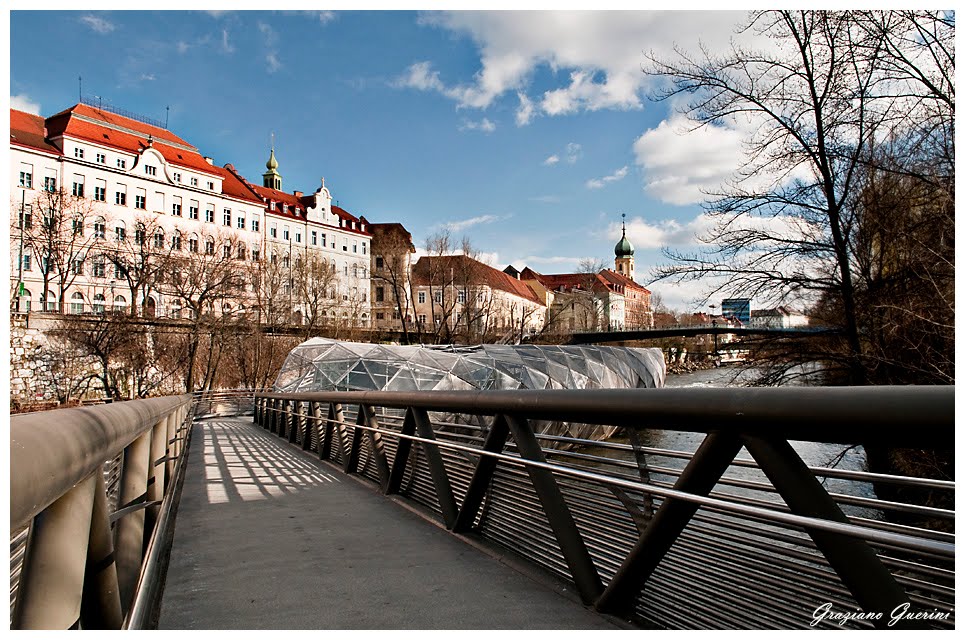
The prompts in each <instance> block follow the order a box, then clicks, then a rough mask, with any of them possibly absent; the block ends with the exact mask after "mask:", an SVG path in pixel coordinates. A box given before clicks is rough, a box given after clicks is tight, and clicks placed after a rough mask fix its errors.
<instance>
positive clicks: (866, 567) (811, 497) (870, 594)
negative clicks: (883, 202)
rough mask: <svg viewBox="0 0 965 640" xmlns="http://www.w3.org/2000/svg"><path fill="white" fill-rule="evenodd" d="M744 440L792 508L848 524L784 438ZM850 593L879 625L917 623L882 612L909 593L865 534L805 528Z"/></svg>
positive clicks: (901, 626) (904, 626) (917, 626)
mask: <svg viewBox="0 0 965 640" xmlns="http://www.w3.org/2000/svg"><path fill="white" fill-rule="evenodd" d="M743 441H744V446H746V447H747V451H748V452H749V453H750V454H751V456H753V458H754V459H755V460H757V463H758V464H759V465H760V468H761V470H762V471H763V472H764V473H765V475H767V477H768V479H769V480H770V481H771V483H772V484H773V485H774V487H775V488H776V489H777V491H778V493H779V494H780V495H781V497H782V498H783V499H784V502H785V503H786V504H787V506H788V507H790V508H791V512H792V513H795V514H798V515H802V516H807V517H811V518H820V519H822V520H827V521H830V522H840V523H842V524H848V523H849V520H848V518H847V516H845V515H844V513H843V512H842V511H841V508H840V507H838V505H837V504H835V502H834V500H833V499H832V498H831V496H830V495H828V492H827V490H826V489H825V488H824V487H823V486H821V483H820V482H818V481H817V480H816V479H815V477H814V475H813V474H812V473H811V472H810V471H808V469H807V466H806V465H805V464H804V462H803V461H802V460H801V457H800V456H799V455H798V454H797V452H796V451H794V449H793V448H792V447H791V445H790V444H788V442H787V441H786V440H781V439H779V438H763V437H756V436H744V438H743ZM805 530H806V531H807V532H808V534H809V535H810V536H811V538H812V539H813V540H814V543H815V544H816V545H817V546H818V549H820V550H821V553H823V554H824V557H825V558H827V560H828V563H829V564H830V565H831V567H832V568H833V569H834V570H835V572H836V573H837V574H838V576H840V578H841V581H842V582H843V583H844V584H845V585H846V586H847V587H848V589H849V590H850V591H851V594H852V595H853V596H854V597H855V600H857V601H858V604H859V605H860V606H861V608H862V609H863V610H864V611H865V612H867V613H881V614H884V615H882V616H881V617H880V618H879V619H877V620H874V624H875V626H876V627H878V628H895V629H922V628H928V627H927V626H926V625H923V624H922V623H920V622H916V621H914V620H909V619H907V618H902V619H900V620H897V621H895V620H892V618H891V617H889V616H888V615H887V614H889V613H890V612H892V611H894V610H896V608H897V607H899V606H900V605H902V604H905V603H907V602H908V594H906V593H905V590H904V589H902V588H901V586H899V585H898V583H897V582H895V579H894V577H893V576H892V575H891V572H889V571H888V570H887V569H886V568H885V567H884V565H883V564H882V563H881V560H880V559H879V558H878V555H877V554H876V553H875V552H874V550H873V549H872V548H871V547H870V546H869V545H868V543H866V542H865V541H864V540H859V539H855V538H849V537H846V536H838V535H835V534H833V533H828V532H825V531H817V530H813V529H809V528H805Z"/></svg>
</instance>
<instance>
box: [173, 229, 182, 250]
mask: <svg viewBox="0 0 965 640" xmlns="http://www.w3.org/2000/svg"><path fill="white" fill-rule="evenodd" d="M171 248H172V249H174V250H175V251H180V250H181V234H180V233H175V234H174V235H173V236H171Z"/></svg>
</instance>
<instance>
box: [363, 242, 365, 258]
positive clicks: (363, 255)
mask: <svg viewBox="0 0 965 640" xmlns="http://www.w3.org/2000/svg"><path fill="white" fill-rule="evenodd" d="M362 255H363V256H364V255H365V243H364V242H363V243H362Z"/></svg>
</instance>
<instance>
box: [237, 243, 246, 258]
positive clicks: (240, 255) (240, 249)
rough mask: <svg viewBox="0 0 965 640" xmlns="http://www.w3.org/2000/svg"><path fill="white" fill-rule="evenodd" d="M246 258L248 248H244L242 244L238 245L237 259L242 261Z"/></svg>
mask: <svg viewBox="0 0 965 640" xmlns="http://www.w3.org/2000/svg"><path fill="white" fill-rule="evenodd" d="M247 257H248V248H247V247H246V246H245V243H244V242H239V243H238V259H239V260H244V259H245V258H247Z"/></svg>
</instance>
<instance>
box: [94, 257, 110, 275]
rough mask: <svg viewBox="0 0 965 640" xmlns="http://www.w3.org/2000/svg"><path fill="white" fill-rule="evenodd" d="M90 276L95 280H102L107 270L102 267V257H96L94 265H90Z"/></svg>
mask: <svg viewBox="0 0 965 640" xmlns="http://www.w3.org/2000/svg"><path fill="white" fill-rule="evenodd" d="M90 274H91V275H92V276H94V277H95V278H103V277H104V276H105V275H106V274H107V269H105V265H104V256H97V257H96V258H94V263H93V265H91V270H90Z"/></svg>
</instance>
